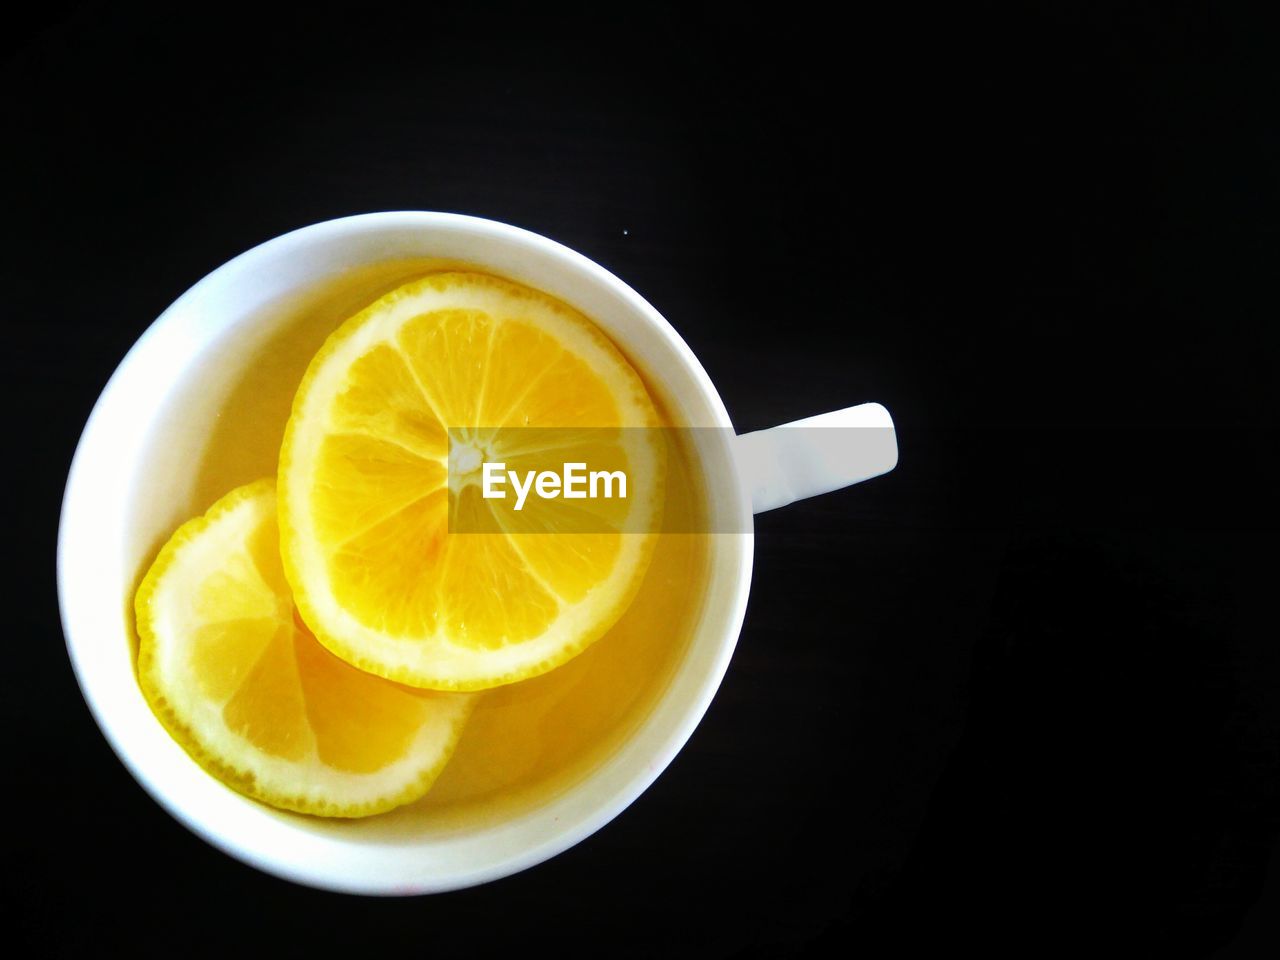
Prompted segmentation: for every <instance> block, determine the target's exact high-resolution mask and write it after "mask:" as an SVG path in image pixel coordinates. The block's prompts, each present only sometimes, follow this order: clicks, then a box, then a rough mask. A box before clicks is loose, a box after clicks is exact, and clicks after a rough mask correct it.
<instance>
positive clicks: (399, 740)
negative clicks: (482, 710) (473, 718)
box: [134, 480, 475, 817]
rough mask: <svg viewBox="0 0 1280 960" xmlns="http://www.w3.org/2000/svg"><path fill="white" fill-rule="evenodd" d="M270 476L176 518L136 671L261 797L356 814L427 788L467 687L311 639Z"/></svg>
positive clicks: (141, 618)
mask: <svg viewBox="0 0 1280 960" xmlns="http://www.w3.org/2000/svg"><path fill="white" fill-rule="evenodd" d="M276 517H277V509H276V494H275V483H274V482H273V481H271V480H260V481H258V482H257V483H252V484H249V485H248V486H245V487H240V488H238V489H236V490H234V491H232V492H231V493H229V494H227V495H226V496H225V497H223V498H222V499H221V500H219V501H218V502H217V503H216V504H214V505H213V507H212V508H211V509H210V510H209V512H208V513H206V514H205V515H204V516H203V517H197V518H196V519H194V520H191V521H189V522H187V523H186V524H184V525H183V526H182V527H180V528H179V529H178V531H177V532H176V533H175V534H174V535H173V537H172V539H170V540H169V542H168V543H167V544H165V546H164V548H163V549H161V551H160V555H159V556H158V557H156V561H155V563H154V564H153V565H152V567H151V569H150V571H149V572H148V573H147V575H146V577H145V578H144V579H143V581H142V585H141V586H140V587H139V588H138V593H137V596H136V598H135V601H134V605H135V609H136V611H137V617H138V635H139V638H140V640H141V644H140V647H139V650H138V677H139V680H140V681H141V685H142V690H143V693H144V694H145V695H146V698H147V701H148V702H149V703H150V704H151V708H152V710H153V711H154V712H155V713H156V715H157V716H158V717H159V718H160V720H161V722H162V723H163V724H164V726H165V727H166V729H168V731H169V732H170V733H171V734H172V735H173V737H174V738H175V739H176V740H177V741H178V742H179V743H180V744H182V746H183V747H184V748H185V749H186V750H187V752H188V753H190V754H191V756H192V757H194V758H195V759H196V761H198V762H199V763H200V765H201V766H203V767H204V768H205V769H206V770H208V771H209V772H210V773H212V774H214V775H215V776H217V777H218V778H219V779H221V780H223V781H225V782H226V783H228V784H229V785H231V786H233V787H235V788H236V789H237V790H239V791H241V792H242V793H246V794H248V795H250V796H252V797H256V798H258V799H259V800H263V801H265V802H267V803H270V804H272V805H274V806H277V807H283V808H285V809H288V810H297V811H300V812H302V813H313V814H322V815H325V816H333V817H359V816H366V815H368V814H372V813H379V812H381V811H383V810H389V809H391V808H392V807H396V806H399V805H400V804H402V803H407V802H408V801H410V800H414V799H417V798H418V797H420V796H422V795H423V794H425V793H426V792H427V790H428V789H430V787H431V784H432V783H433V782H434V780H435V778H436V776H437V775H438V774H439V772H440V771H441V769H443V767H444V765H445V763H446V761H447V760H448V759H449V756H450V755H451V754H452V753H453V748H454V744H455V743H456V742H457V740H458V735H459V733H460V732H461V730H462V727H463V724H464V722H465V720H466V717H467V714H468V713H469V712H470V709H471V701H473V700H474V699H475V698H474V697H470V696H467V695H465V694H449V693H434V692H428V691H423V690H416V689H410V688H407V687H403V686H401V685H399V684H396V683H391V682H389V681H386V680H383V679H381V678H380V677H372V676H369V675H368V674H366V673H362V672H361V671H359V670H356V669H355V668H354V667H352V666H350V665H349V664H347V663H345V662H344V661H342V660H340V659H338V658H337V657H335V656H333V654H331V653H329V651H328V650H326V649H324V647H322V646H320V644H318V643H316V641H315V638H314V637H313V636H312V635H311V632H310V631H309V630H307V628H306V626H305V625H303V623H302V622H301V621H300V620H299V619H298V618H297V617H296V616H295V614H294V609H293V603H292V601H291V599H290V594H289V586H288V584H287V583H286V582H285V579H284V572H283V570H282V569H281V566H280V550H279V537H278V535H277V526H276Z"/></svg>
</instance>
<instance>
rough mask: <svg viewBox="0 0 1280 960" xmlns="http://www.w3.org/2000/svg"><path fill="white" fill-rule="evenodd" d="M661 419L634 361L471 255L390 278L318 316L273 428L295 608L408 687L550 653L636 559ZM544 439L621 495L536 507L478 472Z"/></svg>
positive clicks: (612, 595)
mask: <svg viewBox="0 0 1280 960" xmlns="http://www.w3.org/2000/svg"><path fill="white" fill-rule="evenodd" d="M657 424H658V418H657V415H656V414H655V411H654V407H653V404H652V402H651V401H650V399H649V396H648V394H647V393H646V391H645V388H644V384H643V383H642V382H641V380H640V378H639V376H638V375H637V374H636V372H635V370H634V369H633V368H632V367H631V366H630V364H629V363H628V362H627V361H626V359H625V358H624V357H623V356H622V354H621V353H619V351H618V350H617V348H616V347H615V346H614V345H613V344H612V343H611V342H610V341H609V340H608V338H606V337H605V336H604V334H603V333H602V332H601V331H600V330H599V329H598V328H597V327H596V326H595V325H594V324H592V323H591V322H590V321H589V320H587V319H586V317H584V316H583V315H582V314H580V313H578V312H577V311H576V310H574V309H572V308H570V307H569V306H567V305H566V304H564V303H561V302H560V301H558V300H555V299H553V298H551V297H549V296H547V295H545V294H543V293H540V292H538V291H536V290H532V289H529V288H528V287H524V286H521V285H518V284H515V283H511V282H508V281H505V280H501V279H498V278H495V277H491V276H487V275H483V274H478V273H463V272H453V273H441V274H436V275H432V276H428V277H425V278H423V279H420V280H416V281H414V282H412V283H409V284H407V285H406V286H403V287H401V288H399V289H398V290H395V291H393V292H392V293H390V294H388V295H387V296H385V297H383V298H382V299H381V300H379V301H377V302H376V303H374V304H373V305H372V306H370V307H368V308H367V309H366V310H364V311H362V312H361V313H359V314H358V315H356V316H355V317H353V318H351V320H349V321H347V323H345V324H344V325H343V326H342V327H341V328H339V329H338V330H337V331H336V332H335V333H334V334H333V335H332V336H330V338H329V339H328V341H327V342H326V343H325V345H324V347H323V348H322V349H321V350H320V352H319V353H318V354H317V355H316V357H315V358H314V359H313V360H312V362H311V366H310V367H309V368H308V370H307V373H306V376H305V377H304V378H303V381H302V384H301V386H300V387H299V389H298V393H297V396H296V397H295V399H294V405H293V413H292V415H291V417H290V419H289V424H288V427H287V428H286V431H285V438H284V444H283V447H282V448H281V452H280V526H281V538H282V540H281V542H282V552H283V557H284V564H285V572H286V575H287V576H288V579H289V582H290V584H291V585H292V587H293V590H294V595H295V598H296V601H297V604H298V609H299V611H300V612H301V614H302V617H303V619H304V620H305V621H306V622H307V625H308V626H309V627H311V629H312V630H313V631H314V632H315V634H316V637H317V638H318V639H319V640H320V641H321V642H322V643H323V644H324V645H325V646H327V647H328V648H329V649H330V650H332V651H333V652H334V653H336V654H338V656H340V657H342V658H343V659H344V660H347V661H348V662H350V663H352V664H355V665H356V666H358V667H360V668H362V669H364V670H368V671H370V672H373V673H376V674H379V675H381V676H384V677H388V678H391V679H394V680H398V681H401V682H403V683H406V684H411V685H414V686H419V687H431V688H436V689H442V690H478V689H483V688H486V687H492V686H497V685H499V684H503V683H510V682H512V681H515V680H521V679H524V678H526V677H531V676H534V675H536V674H540V673H543V672H545V671H547V670H550V669H551V668H553V667H555V666H557V665H558V664H560V663H563V662H564V661H565V660H567V659H569V658H570V657H572V656H573V655H574V654H575V653H578V652H580V651H581V650H582V649H584V648H585V647H586V646H587V645H588V644H589V643H591V642H592V641H594V640H595V639H597V638H598V637H600V636H601V635H602V634H603V633H604V632H605V631H607V630H608V628H609V627H610V626H611V625H612V624H613V623H614V622H615V621H616V620H617V619H618V617H619V616H621V614H622V612H623V610H624V609H625V608H626V606H627V604H628V603H629V602H630V600H631V598H632V597H633V596H634V594H635V592H636V590H637V588H638V587H639V585H640V581H641V579H642V578H643V576H644V572H645V568H646V566H647V564H648V561H649V557H650V554H651V553H652V547H653V538H654V535H655V534H654V533H653V531H654V529H655V527H656V524H657V518H658V516H659V514H660V510H661V504H662V479H663V465H664V459H663V458H664V453H663V446H662V442H661V440H660V438H659V436H658V435H657V431H655V430H653V429H652V428H653V427H655V426H656V425H657ZM451 443H452V444H453V445H454V446H455V450H454V459H453V461H452V463H453V472H452V474H451V473H450V469H449V468H450V459H449V456H450V444H451ZM557 447H562V448H563V449H560V450H557V449H556V448H557ZM559 459H563V460H565V461H575V462H579V463H588V464H592V465H595V464H603V465H606V466H607V467H608V468H609V469H610V470H613V469H615V468H616V469H617V470H619V471H622V472H623V473H624V474H625V475H627V476H630V477H631V478H632V483H631V486H630V489H629V490H628V495H627V497H626V498H620V499H615V500H612V501H609V503H608V504H607V506H602V507H601V508H600V509H599V510H597V511H596V512H594V513H592V512H590V511H589V510H588V511H585V512H584V511H583V510H579V509H576V507H575V508H574V509H570V508H569V506H568V505H563V507H561V508H555V509H544V510H542V511H541V512H538V513H536V518H537V519H536V520H532V519H529V514H522V513H516V512H512V510H511V509H509V507H508V508H507V509H502V510H499V509H498V508H497V507H496V506H495V505H494V504H493V503H492V501H491V500H487V499H484V498H483V497H482V490H481V485H480V484H479V483H478V482H475V481H478V479H479V477H480V473H481V469H480V467H481V464H482V462H493V463H497V462H501V463H504V464H506V466H507V467H508V468H509V469H518V468H519V467H520V466H521V464H526V465H527V464H532V463H539V464H545V463H547V462H555V461H556V460H559ZM467 471H472V472H471V473H470V474H468V473H467ZM508 503H509V501H508ZM579 503H581V501H579ZM451 508H452V511H453V525H452V526H451V523H450V510H451ZM584 516H585V517H587V518H588V519H587V520H586V521H584V519H583V518H584ZM480 529H488V530H490V531H491V532H481V533H477V532H473V531H475V530H480Z"/></svg>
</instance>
